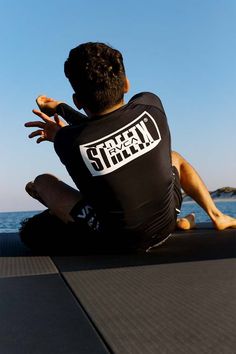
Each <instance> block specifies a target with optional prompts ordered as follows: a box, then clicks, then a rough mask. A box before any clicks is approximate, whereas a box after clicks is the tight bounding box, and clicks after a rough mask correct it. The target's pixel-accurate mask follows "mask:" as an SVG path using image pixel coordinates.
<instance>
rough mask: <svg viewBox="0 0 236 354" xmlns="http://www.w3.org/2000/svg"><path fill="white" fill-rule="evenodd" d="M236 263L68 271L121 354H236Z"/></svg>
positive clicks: (90, 311)
mask: <svg viewBox="0 0 236 354" xmlns="http://www.w3.org/2000/svg"><path fill="white" fill-rule="evenodd" d="M235 266H236V261H235V260H234V259H221V260H214V261H213V260H211V261H198V262H196V261H195V262H186V263H180V262H179V263H174V264H158V265H146V266H137V267H135V266H133V267H123V268H110V269H98V270H86V271H77V272H76V271H75V272H65V273H64V276H65V278H66V279H67V281H68V283H69V284H70V286H71V287H72V289H73V291H74V292H75V294H76V295H77V297H78V299H79V300H80V302H81V303H82V305H83V306H84V308H85V310H86V311H87V312H88V314H89V316H90V317H91V319H92V320H93V321H94V323H95V325H96V326H97V327H98V328H99V330H100V332H101V333H102V335H103V336H104V338H105V340H106V342H107V343H108V344H109V346H110V347H111V348H112V350H113V351H114V353H117V354H126V353H127V354H128V353H135V354H144V353H145V354H148V353H150V354H151V353H152V354H156V353H166V354H172V353H173V354H176V353H178V354H182V353H186V354H189V353H191V354H199V353H206V354H211V353H212V354H213V353H214V354H216V353H217V354H222V353H225V354H233V353H235V348H236V336H235V329H236V316H235V314H236V272H235Z"/></svg>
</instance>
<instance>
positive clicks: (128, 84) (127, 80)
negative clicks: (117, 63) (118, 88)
mask: <svg viewBox="0 0 236 354" xmlns="http://www.w3.org/2000/svg"><path fill="white" fill-rule="evenodd" d="M129 89H130V82H129V79H128V78H127V77H125V82H124V93H127V92H128V91H129Z"/></svg>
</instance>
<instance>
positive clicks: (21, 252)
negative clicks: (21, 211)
mask: <svg viewBox="0 0 236 354" xmlns="http://www.w3.org/2000/svg"><path fill="white" fill-rule="evenodd" d="M31 254H32V252H31V251H30V250H29V249H28V248H27V247H26V246H25V245H24V244H23V243H22V242H21V240H20V237H19V234H18V233H2V234H1V233H0V257H1V256H5V257H6V256H9V257H13V256H28V255H31Z"/></svg>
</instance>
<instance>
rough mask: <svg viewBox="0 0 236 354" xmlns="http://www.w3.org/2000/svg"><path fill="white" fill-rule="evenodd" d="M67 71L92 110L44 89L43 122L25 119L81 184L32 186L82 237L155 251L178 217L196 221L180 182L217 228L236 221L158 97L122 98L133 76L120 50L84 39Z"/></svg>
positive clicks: (42, 179)
mask: <svg viewBox="0 0 236 354" xmlns="http://www.w3.org/2000/svg"><path fill="white" fill-rule="evenodd" d="M65 75H66V77H67V78H68V79H69V82H70V84H71V86H72V88H73V90H74V94H73V100H74V103H75V105H76V107H77V108H78V109H79V110H80V109H83V110H84V111H85V113H86V115H87V116H84V115H81V114H80V113H79V112H77V111H75V110H73V109H72V108H71V107H69V106H67V105H66V104H64V103H62V102H59V101H55V100H53V99H50V98H47V97H46V96H40V97H39V98H38V99H37V103H38V106H39V107H40V109H41V111H39V110H33V112H34V113H35V114H36V115H37V116H38V117H40V118H41V119H42V121H36V122H28V123H26V124H25V125H26V127H38V128H39V129H38V130H36V131H34V132H33V133H31V134H30V135H29V137H30V138H32V137H38V139H37V142H38V143H40V142H42V141H45V140H48V141H52V142H54V147H55V151H56V153H57V154H58V156H59V158H60V159H61V161H62V163H63V164H64V165H65V166H66V169H67V171H68V172H69V174H70V176H71V177H72V179H73V181H74V182H75V184H76V186H77V187H78V190H79V191H77V190H75V189H73V188H71V187H69V186H68V185H66V184H64V183H63V182H61V181H59V180H58V179H57V178H56V177H54V176H52V175H48V174H44V175H40V176H38V177H37V178H36V179H35V181H34V182H30V183H29V184H28V185H27V187H26V190H27V191H28V193H29V194H30V195H31V196H33V197H35V198H37V199H39V200H40V201H41V202H43V203H44V204H45V205H46V206H47V207H48V208H49V210H50V211H51V213H52V214H54V215H56V216H57V217H59V218H60V219H61V220H62V221H64V222H65V223H68V222H75V223H77V224H78V238H79V237H80V238H81V240H82V239H83V238H86V240H88V243H93V242H98V243H99V244H102V245H103V246H104V247H108V248H109V249H110V248H111V249H112V248H117V249H119V248H120V249H132V250H135V249H142V250H149V249H150V248H151V247H153V246H155V245H157V244H160V243H162V242H163V241H164V240H166V239H167V238H168V236H169V235H170V234H171V233H172V232H173V230H174V229H175V227H176V222H177V226H178V227H180V228H183V229H186V228H191V227H193V226H194V217H193V215H189V216H187V217H186V218H184V219H180V220H177V214H178V212H179V210H180V207H181V202H182V198H181V188H182V189H183V190H184V191H185V192H186V193H187V194H188V195H190V196H191V197H192V198H193V199H194V200H195V201H196V202H197V203H198V204H199V205H200V206H201V207H202V208H203V209H204V210H205V211H206V212H207V214H208V215H209V217H210V218H211V220H212V222H213V224H214V225H215V227H216V228H217V229H219V230H222V229H225V228H227V227H236V219H233V218H231V217H229V216H227V215H224V214H222V213H221V212H220V211H219V210H218V209H217V208H216V206H215V204H214V202H213V201H212V199H211V197H210V194H209V193H208V191H207V188H206V186H205V185H204V183H203V182H202V180H201V179H200V177H199V176H198V174H197V173H196V171H195V170H194V169H193V167H192V166H191V165H190V164H189V163H188V162H187V161H186V160H185V159H184V158H183V157H182V156H180V155H179V154H178V153H177V152H172V151H171V140H170V132H169V127H168V123H167V118H166V115H165V112H164V108H163V106H162V103H161V101H160V99H159V98H158V97H157V96H156V95H154V94H152V93H148V92H144V93H140V94H137V95H135V96H134V97H133V98H132V99H131V100H130V101H129V102H128V103H127V104H125V103H124V94H125V93H127V92H128V90H129V81H128V79H127V77H126V74H125V68H124V64H123V58H122V55H121V53H120V52H119V51H117V50H115V49H113V48H111V47H109V46H107V45H105V44H103V43H97V42H95V43H93V42H89V43H84V44H81V45H79V46H78V47H76V48H74V49H72V50H71V51H70V54H69V57H68V59H67V61H66V62H65ZM45 113H48V115H46V114H45ZM58 114H59V115H60V116H62V117H63V118H64V119H65V120H66V121H67V122H68V123H69V125H67V126H64V123H63V122H62V120H60V119H59V116H58ZM49 115H50V116H51V115H54V120H53V119H51V118H50V117H49ZM85 224H86V227H87V229H86V232H85V228H86V227H84V226H85ZM81 225H83V233H80V232H79V230H80V226H81ZM81 227H82V226H81ZM95 240H96V241H95Z"/></svg>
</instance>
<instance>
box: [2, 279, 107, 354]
mask: <svg viewBox="0 0 236 354" xmlns="http://www.w3.org/2000/svg"><path fill="white" fill-rule="evenodd" d="M0 353H1V354H79V353H81V354H93V353H94V354H100V353H101V354H105V353H108V351H107V350H106V348H105V346H104V345H103V343H102V341H101V340H100V338H99V337H98V335H97V333H96V331H95V330H94V328H93V327H92V326H91V324H90V322H89V321H88V319H87V317H86V315H85V314H84V313H83V311H82V310H81V308H80V307H79V305H78V303H77V301H76V300H75V298H74V297H73V296H72V294H71V292H70V290H69V289H68V288H67V287H66V286H65V284H64V282H63V281H62V279H61V278H60V277H59V275H38V276H27V277H16V278H1V279H0Z"/></svg>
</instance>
